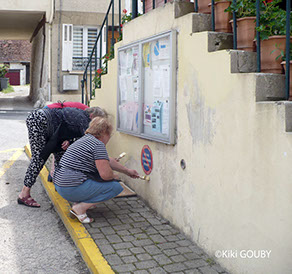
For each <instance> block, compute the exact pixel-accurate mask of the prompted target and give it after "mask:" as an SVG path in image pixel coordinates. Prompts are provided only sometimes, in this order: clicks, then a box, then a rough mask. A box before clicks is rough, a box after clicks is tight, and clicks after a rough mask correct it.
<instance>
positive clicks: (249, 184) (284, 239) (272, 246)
mask: <svg viewBox="0 0 292 274" xmlns="http://www.w3.org/2000/svg"><path fill="white" fill-rule="evenodd" d="M170 18H174V4H167V5H166V6H164V7H161V8H158V9H156V10H154V11H152V12H150V13H148V14H146V15H144V16H141V17H139V18H137V19H135V20H133V21H131V22H129V23H128V24H127V25H126V26H124V34H123V36H124V40H123V42H120V43H118V44H116V50H117V48H119V47H121V46H122V45H127V44H129V43H131V42H134V41H137V40H139V39H142V38H147V37H150V36H152V35H154V34H157V33H161V32H163V31H167V30H170V29H176V30H177V32H178V36H177V39H178V42H177V51H178V71H177V108H176V116H177V120H176V125H177V131H176V134H177V139H176V145H174V146H171V145H165V144H161V143H158V142H151V141H148V140H144V139H140V138H137V137H133V136H130V135H127V134H123V133H119V132H116V133H115V135H114V136H113V137H112V139H111V141H110V143H109V144H108V146H107V148H108V151H109V153H110V155H111V156H113V157H116V156H118V155H119V154H120V153H121V152H123V151H125V152H127V153H128V154H127V156H126V157H125V159H123V160H122V163H124V164H125V165H126V166H128V167H131V168H135V169H137V170H138V171H139V172H140V173H141V174H142V173H143V171H142V167H141V162H140V157H141V149H142V147H143V145H149V146H150V148H151V150H152V152H153V171H152V173H151V174H150V177H151V181H150V182H149V183H147V182H145V181H139V180H133V179H129V178H124V179H125V181H126V182H127V183H128V184H129V185H130V186H131V187H132V188H133V189H135V191H136V192H137V193H138V194H139V195H141V196H142V197H143V198H144V199H145V200H146V201H147V202H148V203H149V204H150V205H151V207H153V208H154V209H156V210H157V211H158V212H159V213H160V214H162V215H163V216H164V217H166V218H167V219H169V220H170V221H171V222H172V223H173V224H175V225H176V226H178V227H179V228H180V229H182V230H183V231H184V232H185V233H186V234H187V235H188V236H189V237H191V238H192V239H193V240H194V241H195V242H197V243H198V244H199V245H200V246H201V247H203V248H204V249H205V250H206V251H207V252H208V253H209V254H210V255H211V256H214V255H215V251H216V250H233V251H235V250H237V251H238V253H239V252H240V251H241V250H250V249H251V250H269V251H270V250H271V254H270V258H269V259H243V258H240V256H239V254H238V257H237V258H232V259H228V258H221V259H219V262H220V263H221V264H222V266H225V267H226V268H227V269H228V270H229V271H230V272H231V273H257V274H258V273H265V274H267V273H291V269H292V260H291V255H292V236H291V227H292V218H291V217H292V216H291V212H292V195H291V194H292V184H291V178H290V177H291V176H290V174H289V170H290V165H291V162H292V150H291V147H292V136H291V135H290V134H289V133H286V132H285V105H284V103H280V104H276V103H273V102H269V103H256V102H255V80H256V75H255V74H253V73H250V74H231V73H230V52H229V51H227V50H223V51H218V52H212V53H208V52H207V43H208V33H207V32H201V33H191V15H190V14H188V15H185V16H183V17H180V18H177V19H173V20H171V19H170ZM145 26H147V27H145ZM116 98H117V59H114V60H112V61H111V62H109V73H108V74H107V75H105V76H102V89H99V90H97V91H96V98H95V100H93V101H92V103H91V105H98V106H101V107H104V108H105V109H106V110H108V111H109V112H110V113H111V114H113V115H114V116H115V117H116V109H117V99H116ZM181 159H184V160H185V161H186V169H185V170H182V169H181V167H180V160H181Z"/></svg>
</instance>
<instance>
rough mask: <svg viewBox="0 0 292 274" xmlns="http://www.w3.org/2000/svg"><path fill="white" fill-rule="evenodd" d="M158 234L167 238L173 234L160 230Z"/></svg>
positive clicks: (169, 231)
mask: <svg viewBox="0 0 292 274" xmlns="http://www.w3.org/2000/svg"><path fill="white" fill-rule="evenodd" d="M159 233H160V234H161V235H163V236H168V235H172V234H173V232H171V230H161V231H159Z"/></svg>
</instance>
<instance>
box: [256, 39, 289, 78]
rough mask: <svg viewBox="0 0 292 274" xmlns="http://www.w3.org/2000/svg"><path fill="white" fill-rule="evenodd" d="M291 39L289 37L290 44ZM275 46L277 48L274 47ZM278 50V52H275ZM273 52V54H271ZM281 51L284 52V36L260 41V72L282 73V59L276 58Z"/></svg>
mask: <svg viewBox="0 0 292 274" xmlns="http://www.w3.org/2000/svg"><path fill="white" fill-rule="evenodd" d="M291 42H292V37H290V43H291ZM276 45H277V47H276ZM275 49H278V50H275ZM274 50H275V51H274ZM272 51H274V52H272ZM281 51H283V52H285V51H286V36H284V35H275V36H270V37H269V38H268V39H266V40H263V41H261V71H262V72H266V73H283V67H282V65H281V62H282V58H278V60H276V58H277V56H279V55H280V53H281Z"/></svg>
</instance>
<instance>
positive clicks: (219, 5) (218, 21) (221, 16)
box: [209, 1, 232, 32]
mask: <svg viewBox="0 0 292 274" xmlns="http://www.w3.org/2000/svg"><path fill="white" fill-rule="evenodd" d="M230 4H231V2H229V1H219V2H215V4H214V13H215V31H217V32H232V28H231V25H230V23H229V22H230V20H231V17H232V15H231V13H230V12H225V10H226V9H227V8H228V7H229V6H230ZM209 6H210V8H211V4H209Z"/></svg>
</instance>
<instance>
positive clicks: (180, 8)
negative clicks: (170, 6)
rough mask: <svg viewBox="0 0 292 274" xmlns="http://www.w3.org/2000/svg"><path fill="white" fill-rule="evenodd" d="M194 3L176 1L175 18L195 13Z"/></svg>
mask: <svg viewBox="0 0 292 274" xmlns="http://www.w3.org/2000/svg"><path fill="white" fill-rule="evenodd" d="M194 10H195V8H194V3H190V2H181V1H180V0H175V1H174V18H179V17H181V16H184V15H186V14H188V13H191V12H194Z"/></svg>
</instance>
